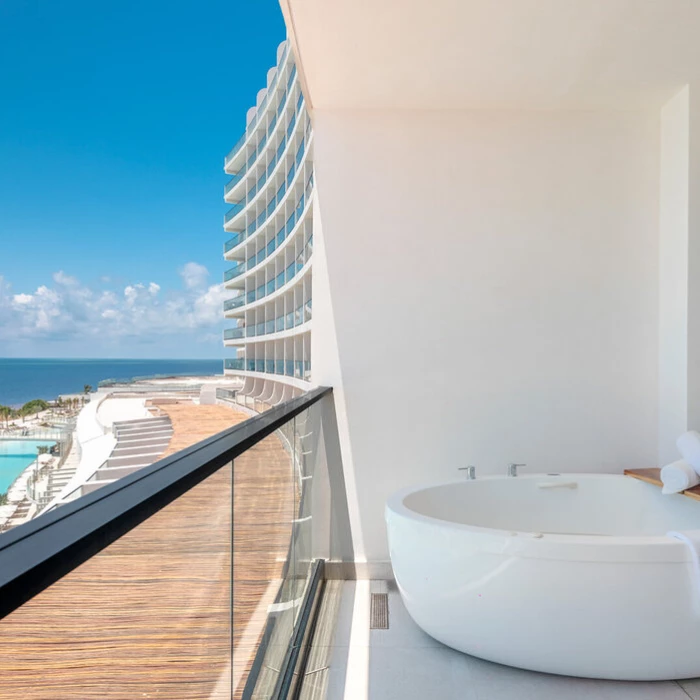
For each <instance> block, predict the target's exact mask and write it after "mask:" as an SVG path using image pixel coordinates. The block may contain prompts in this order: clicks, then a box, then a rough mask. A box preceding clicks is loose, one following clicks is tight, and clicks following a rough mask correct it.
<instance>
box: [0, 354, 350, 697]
mask: <svg viewBox="0 0 700 700" xmlns="http://www.w3.org/2000/svg"><path fill="white" fill-rule="evenodd" d="M231 362H236V360H234V359H231V360H227V363H231ZM256 362H257V361H256ZM263 362H264V361H263ZM219 397H220V398H221V399H225V400H227V401H234V402H236V403H239V404H240V403H245V402H246V401H248V399H250V397H246V396H245V395H242V392H241V391H237V392H235V393H234V392H232V391H230V390H229V391H228V392H227V393H223V392H222V393H220V394H219ZM331 401H332V392H331V390H330V389H323V388H322V389H314V390H312V391H310V392H307V393H306V394H304V395H303V396H300V397H298V398H295V399H292V400H291V401H288V402H286V403H283V404H281V405H279V406H274V407H270V406H268V405H266V404H264V403H262V402H261V403H260V408H261V409H268V410H267V415H266V416H256V417H254V418H251V419H248V420H246V421H243V422H242V423H240V424H238V425H235V426H233V427H230V420H229V421H227V422H224V423H222V426H223V427H222V426H219V425H217V426H214V425H212V426H211V428H212V430H211V435H207V434H205V439H204V440H202V442H199V443H197V444H195V445H192V446H191V447H188V448H187V449H186V450H183V451H181V452H177V453H175V454H172V455H169V456H167V457H164V458H163V459H161V460H159V461H158V462H157V463H155V464H153V465H152V466H150V467H145V468H142V469H139V470H137V471H135V472H133V473H131V474H129V475H127V476H125V477H123V478H121V479H119V480H117V481H113V482H111V483H108V484H106V485H104V486H102V487H101V488H99V489H94V490H93V492H91V493H87V494H86V495H82V496H80V497H78V498H76V499H75V500H73V501H71V502H68V503H65V504H64V505H61V507H60V508H59V509H58V510H56V511H51V512H48V513H46V514H42V515H40V516H39V517H38V518H36V519H34V520H32V521H30V522H28V523H26V524H24V525H23V526H22V528H21V532H19V533H17V534H15V533H14V532H12V531H10V532H6V533H2V534H0V617H1V619H0V658H2V659H3V663H4V664H5V666H6V667H7V669H8V671H7V672H6V673H5V675H4V679H3V688H4V689H5V692H4V693H3V696H5V697H8V698H10V697H12V698H26V699H27V700H39V699H40V698H41V699H44V698H51V699H52V700H68V699H69V698H71V699H80V700H82V699H85V700H87V699H93V698H115V699H116V698H161V699H162V700H195V699H198V698H201V699H204V698H207V699H213V698H241V697H245V698H259V699H260V700H270V699H271V698H273V697H274V698H283V697H288V695H286V694H281V693H276V692H274V689H276V688H279V687H280V686H284V685H285V682H286V681H287V679H288V678H289V677H292V676H294V677H297V678H304V677H305V676H306V675H307V672H309V671H310V670H312V667H311V666H308V668H307V667H305V662H306V659H308V656H309V654H308V652H309V647H310V640H309V636H310V635H309V632H310V630H311V629H312V628H313V624H314V616H313V615H309V614H308V611H309V610H312V609H314V607H315V605H316V603H318V602H319V600H320V596H322V595H323V585H322V584H323V564H324V562H323V560H320V559H318V556H319V555H321V556H324V557H327V558H328V560H330V561H332V562H344V561H345V562H352V561H354V559H355V556H354V552H353V549H352V538H351V537H350V527H349V519H348V517H347V515H346V513H347V508H346V507H344V506H343V505H342V504H343V503H345V502H346V501H345V499H346V495H345V493H344V492H343V491H342V490H339V491H337V492H336V491H334V490H333V489H336V488H339V487H338V486H337V485H334V484H335V483H336V482H335V480H334V479H333V477H332V472H331V471H330V470H333V472H334V473H336V474H337V473H341V470H342V464H340V463H339V462H337V460H336V459H335V458H334V457H333V455H334V454H335V453H334V452H332V451H331V450H328V451H327V450H326V447H325V443H326V440H327V438H325V437H324V436H325V435H327V434H328V430H329V426H331V423H330V421H332V420H333V418H332V417H333V415H334V413H333V411H332V409H331V405H332V404H331V403H330V402H331ZM322 425H323V431H322V430H321V426H322ZM219 430H221V432H219ZM214 433H216V434H214ZM234 465H235V468H234ZM329 474H331V476H330V478H329ZM261 513H264V514H265V517H264V518H263V517H261ZM331 532H333V533H334V535H333V536H331ZM329 543H330V544H329ZM234 562H235V566H234V565H233V564H234ZM330 631H331V632H332V630H330ZM261 640H262V641H261ZM300 640H303V641H300Z"/></svg>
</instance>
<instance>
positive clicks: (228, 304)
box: [224, 294, 246, 311]
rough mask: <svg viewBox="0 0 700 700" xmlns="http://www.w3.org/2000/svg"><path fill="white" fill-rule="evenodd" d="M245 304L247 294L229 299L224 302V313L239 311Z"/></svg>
mask: <svg viewBox="0 0 700 700" xmlns="http://www.w3.org/2000/svg"><path fill="white" fill-rule="evenodd" d="M245 303H246V302H245V294H241V295H240V296H237V297H233V299H227V300H226V301H225V302H224V311H232V310H233V309H237V308H239V307H240V306H243V305H244V304H245Z"/></svg>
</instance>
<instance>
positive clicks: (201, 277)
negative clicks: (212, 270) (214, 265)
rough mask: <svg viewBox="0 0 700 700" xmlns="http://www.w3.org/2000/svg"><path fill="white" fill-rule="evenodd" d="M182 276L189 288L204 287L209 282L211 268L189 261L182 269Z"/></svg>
mask: <svg viewBox="0 0 700 700" xmlns="http://www.w3.org/2000/svg"><path fill="white" fill-rule="evenodd" d="M180 277H182V281H183V282H184V283H185V287H187V289H202V288H203V287H205V286H206V284H207V279H208V278H209V270H207V268H206V267H204V265H200V264H199V263H196V262H188V263H186V264H185V265H184V266H183V267H182V268H181V269H180Z"/></svg>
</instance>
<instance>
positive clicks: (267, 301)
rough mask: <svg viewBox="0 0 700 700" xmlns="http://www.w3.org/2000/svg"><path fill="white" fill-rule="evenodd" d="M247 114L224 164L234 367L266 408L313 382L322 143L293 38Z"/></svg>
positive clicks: (249, 396)
mask: <svg viewBox="0 0 700 700" xmlns="http://www.w3.org/2000/svg"><path fill="white" fill-rule="evenodd" d="M246 122H247V124H246V129H245V132H244V134H243V136H242V137H241V138H240V139H239V141H238V143H237V144H236V145H235V146H234V147H233V149H232V150H231V151H230V152H229V154H228V155H227V156H226V159H225V163H224V169H225V172H226V173H227V174H228V175H230V176H231V179H230V180H229V182H228V183H227V184H226V186H225V190H224V199H225V201H226V202H227V203H229V204H231V208H230V209H229V211H228V212H227V213H226V215H225V216H224V230H225V231H226V232H228V234H229V235H230V238H229V239H228V240H227V241H226V243H225V244H224V258H225V259H226V260H227V261H229V262H230V267H229V268H228V270H227V271H226V272H225V273H224V285H225V287H226V289H227V290H230V297H229V298H228V299H227V300H226V301H225V303H224V314H225V316H226V318H227V319H229V320H230V327H228V328H227V329H226V330H225V331H224V345H225V346H226V348H227V349H228V350H229V355H228V356H227V357H226V359H225V361H224V371H225V373H226V374H227V375H237V376H240V377H241V378H243V381H244V383H243V387H242V389H241V390H240V391H239V392H238V401H239V402H240V403H244V404H246V405H248V406H249V407H251V408H254V409H255V410H258V411H259V410H264V409H265V408H267V407H269V406H272V405H275V404H278V403H280V402H282V401H285V400H287V399H289V398H292V397H293V396H296V395H298V394H301V393H303V392H304V391H306V390H307V389H308V388H309V387H310V386H311V384H310V380H311V324H312V321H311V298H312V294H311V289H312V282H311V264H312V251H313V208H312V201H313V188H314V185H313V166H312V159H311V156H312V148H313V144H312V131H311V122H310V119H309V115H308V113H307V111H306V106H305V102H304V96H303V95H302V92H301V87H300V83H299V80H298V76H297V69H296V65H295V61H294V54H293V52H292V51H290V50H289V42H287V41H285V42H283V43H282V44H280V46H279V48H278V50H277V64H276V66H275V67H274V68H271V69H270V70H269V71H268V74H267V85H266V87H265V88H263V89H262V90H260V91H259V92H258V95H257V100H256V105H255V106H254V107H252V108H251V109H250V110H249V111H248V114H247V119H246Z"/></svg>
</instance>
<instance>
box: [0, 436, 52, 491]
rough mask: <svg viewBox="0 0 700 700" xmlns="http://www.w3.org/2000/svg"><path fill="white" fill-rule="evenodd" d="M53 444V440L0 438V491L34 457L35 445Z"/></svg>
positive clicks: (9, 484)
mask: <svg viewBox="0 0 700 700" xmlns="http://www.w3.org/2000/svg"><path fill="white" fill-rule="evenodd" d="M54 444H55V441H54V440H0V493H5V491H7V489H9V488H10V486H11V485H12V482H13V481H14V480H15V479H16V478H17V477H18V476H19V475H20V474H21V473H22V472H23V471H24V470H25V469H26V468H27V467H28V466H29V465H30V464H31V463H32V462H33V461H34V460H35V459H36V455H37V451H36V450H37V447H40V446H41V445H46V446H51V445H54Z"/></svg>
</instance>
